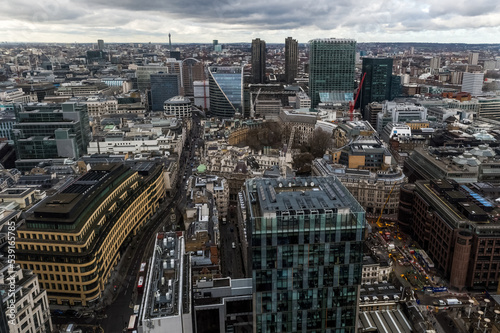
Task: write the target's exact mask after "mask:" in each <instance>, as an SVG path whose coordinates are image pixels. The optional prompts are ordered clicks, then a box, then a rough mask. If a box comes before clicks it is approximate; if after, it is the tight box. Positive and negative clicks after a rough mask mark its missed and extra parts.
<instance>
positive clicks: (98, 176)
mask: <svg viewBox="0 0 500 333" xmlns="http://www.w3.org/2000/svg"><path fill="white" fill-rule="evenodd" d="M164 196H165V183H164V178H163V167H162V165H159V164H154V163H150V162H143V163H137V164H135V165H134V166H132V167H128V166H125V165H124V164H121V163H108V164H98V165H93V166H92V169H91V170H90V171H88V172H87V173H85V174H84V175H82V176H80V177H79V178H77V179H76V180H74V181H73V182H72V183H70V184H69V185H67V186H66V187H62V189H61V191H60V192H58V193H56V194H54V195H52V196H50V197H47V198H46V199H44V200H43V201H42V202H41V203H39V204H38V205H37V206H36V207H35V208H34V209H33V210H31V211H30V212H28V213H27V216H26V222H25V223H24V224H23V225H22V226H21V227H19V228H18V229H17V236H18V239H17V242H16V259H17V260H16V262H17V263H18V264H20V265H21V267H22V268H23V269H28V268H31V269H32V270H33V271H34V272H35V273H36V274H37V275H38V279H39V281H40V287H41V288H45V289H46V290H47V294H48V298H49V301H50V302H51V303H57V304H64V305H83V306H88V305H92V304H96V303H97V302H98V301H99V299H100V297H101V296H102V292H103V291H104V289H105V286H106V284H107V283H108V282H109V278H110V275H111V273H112V271H113V268H114V267H115V266H116V265H117V264H118V261H119V259H120V257H121V254H122V251H121V246H122V245H123V244H124V243H125V242H126V241H127V240H130V239H131V238H132V237H133V236H134V235H136V234H137V232H138V230H140V229H141V228H143V227H144V226H145V225H146V224H147V223H148V221H149V220H150V218H151V217H152V216H153V215H154V214H155V213H156V212H157V211H158V208H159V206H160V202H161V201H162V200H163V198H164Z"/></svg>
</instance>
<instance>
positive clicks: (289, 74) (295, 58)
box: [285, 37, 299, 84]
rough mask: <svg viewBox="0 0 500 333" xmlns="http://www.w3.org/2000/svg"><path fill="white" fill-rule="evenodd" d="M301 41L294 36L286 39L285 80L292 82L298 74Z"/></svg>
mask: <svg viewBox="0 0 500 333" xmlns="http://www.w3.org/2000/svg"><path fill="white" fill-rule="evenodd" d="M298 65H299V43H297V40H295V39H293V38H292V37H288V38H287V39H285V82H286V83H289V84H292V83H293V81H294V79H295V78H296V77H297V74H298Z"/></svg>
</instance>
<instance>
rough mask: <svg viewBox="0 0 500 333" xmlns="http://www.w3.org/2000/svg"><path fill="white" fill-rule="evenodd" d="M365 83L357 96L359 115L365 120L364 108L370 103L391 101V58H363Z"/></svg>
mask: <svg viewBox="0 0 500 333" xmlns="http://www.w3.org/2000/svg"><path fill="white" fill-rule="evenodd" d="M362 68H363V72H362V74H361V75H364V74H365V73H366V76H365V81H364V82H363V86H362V87H361V93H360V96H359V100H360V105H359V106H360V109H361V113H362V114H363V115H364V118H365V119H367V115H366V114H365V112H364V110H365V106H366V105H368V104H370V103H371V102H383V101H385V100H391V99H392V96H391V95H392V94H391V92H392V58H363V67H362Z"/></svg>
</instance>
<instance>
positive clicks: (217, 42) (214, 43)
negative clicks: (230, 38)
mask: <svg viewBox="0 0 500 333" xmlns="http://www.w3.org/2000/svg"><path fill="white" fill-rule="evenodd" d="M217 45H219V41H218V40H217V39H214V40H213V41H212V46H213V48H214V50H215V47H216V46H217Z"/></svg>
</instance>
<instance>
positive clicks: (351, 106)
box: [349, 72, 366, 121]
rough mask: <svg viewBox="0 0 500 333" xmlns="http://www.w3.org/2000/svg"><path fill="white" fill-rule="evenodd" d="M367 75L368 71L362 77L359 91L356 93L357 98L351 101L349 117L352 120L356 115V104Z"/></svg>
mask: <svg viewBox="0 0 500 333" xmlns="http://www.w3.org/2000/svg"><path fill="white" fill-rule="evenodd" d="M365 76H366V72H365V73H364V74H363V77H362V78H361V82H360V83H359V87H358V92H357V93H356V98H355V99H354V101H351V102H349V118H350V119H351V121H352V118H353V117H354V105H355V104H356V101H357V100H358V97H359V93H360V92H361V87H363V82H364V81H365Z"/></svg>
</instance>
